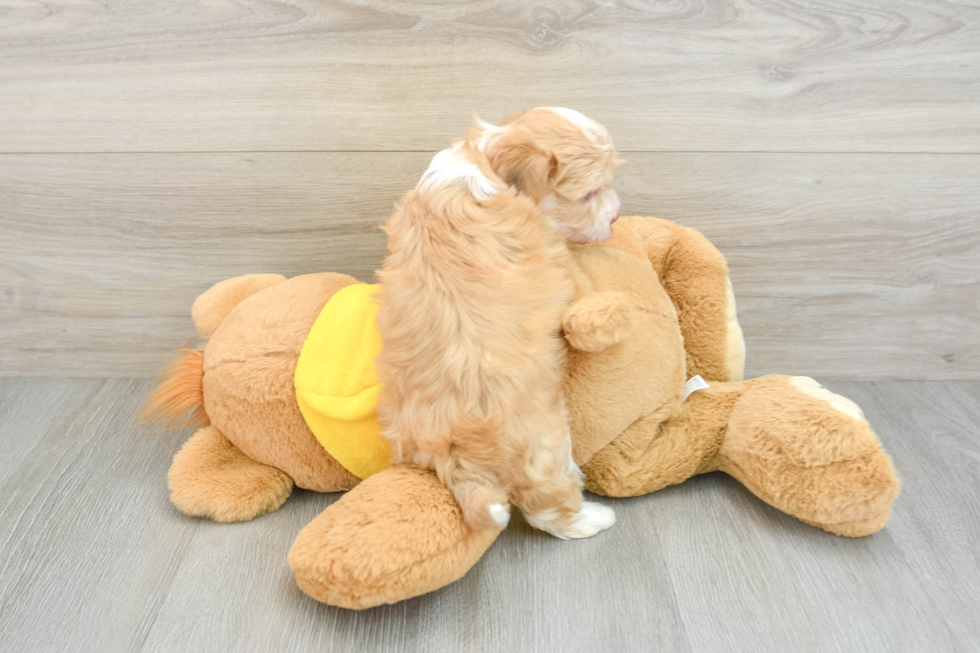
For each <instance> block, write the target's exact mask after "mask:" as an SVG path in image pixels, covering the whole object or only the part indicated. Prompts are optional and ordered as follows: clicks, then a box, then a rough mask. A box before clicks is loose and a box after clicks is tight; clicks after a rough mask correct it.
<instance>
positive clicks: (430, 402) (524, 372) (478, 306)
mask: <svg viewBox="0 0 980 653" xmlns="http://www.w3.org/2000/svg"><path fill="white" fill-rule="evenodd" d="M619 163H620V162H619V161H617V159H616V151H615V149H614V148H613V145H612V141H611V140H610V138H609V135H608V134H607V133H606V130H605V129H604V128H603V127H602V126H601V125H599V124H597V123H595V122H593V121H592V120H590V119H588V118H586V117H585V116H583V115H582V114H580V113H578V112H577V111H572V110H570V109H561V108H550V107H543V108H538V109H534V110H531V111H527V112H524V113H521V114H517V115H515V116H512V117H511V118H509V119H507V120H505V121H504V122H503V123H502V124H501V125H500V126H499V127H498V126H493V125H488V124H486V123H482V122H480V121H477V127H476V128H475V129H473V130H471V131H470V132H469V133H468V134H467V136H466V137H465V138H463V139H461V140H458V141H456V142H455V143H454V144H453V146H452V148H450V149H448V150H443V151H442V152H440V153H439V154H437V155H436V156H435V158H433V159H432V163H431V165H430V166H429V168H428V170H426V172H425V174H424V175H423V176H422V179H421V181H420V182H419V184H418V186H417V187H416V188H415V189H414V190H412V191H409V192H408V193H407V194H406V195H405V197H404V199H403V200H402V202H401V204H400V205H399V206H398V207H397V208H396V210H395V213H394V215H392V217H391V219H390V220H389V221H388V223H387V224H386V225H385V227H384V229H385V231H386V232H387V234H388V247H389V251H390V255H389V256H388V257H387V259H386V260H385V262H384V265H383V268H382V270H381V271H380V272H379V274H378V276H379V279H380V281H381V288H382V290H381V293H380V295H379V300H378V301H379V303H380V308H379V312H378V328H379V330H380V332H381V336H382V342H383V344H382V349H381V353H380V355H379V356H378V359H377V368H378V374H379V379H380V380H381V381H382V383H383V386H382V391H381V396H380V399H379V405H378V415H379V420H380V423H381V426H382V431H383V432H384V434H385V436H386V437H387V438H388V439H389V441H390V442H391V445H392V451H393V453H394V460H393V462H394V463H405V464H415V465H418V466H421V467H424V468H428V469H434V470H435V471H436V473H437V474H438V476H439V478H440V479H441V480H442V481H443V482H444V483H445V484H446V485H447V486H448V487H449V488H450V490H452V492H453V494H454V495H455V497H456V499H457V501H458V502H459V505H460V507H461V509H462V511H463V515H464V516H465V518H466V520H467V521H468V522H469V523H470V525H472V526H473V527H474V528H479V529H502V528H504V527H506V525H507V523H508V521H509V519H510V505H509V504H510V503H511V502H513V503H514V504H516V505H517V506H518V507H520V508H521V510H522V511H523V512H524V515H525V517H526V519H527V521H528V523H530V524H531V525H532V526H534V527H536V528H539V529H541V530H544V531H547V532H549V533H551V534H553V535H555V536H557V537H561V538H569V537H589V536H591V535H594V534H596V533H598V532H599V531H600V530H604V529H606V528H608V527H610V526H612V524H613V522H614V521H615V515H614V513H613V511H612V510H611V509H609V508H607V507H605V506H602V505H600V504H597V503H589V502H583V501H582V490H581V487H582V479H581V471H580V470H579V469H578V467H577V466H576V465H575V463H574V462H573V460H572V447H571V438H570V436H569V431H568V418H567V415H566V413H565V408H564V404H563V399H562V392H561V366H562V362H563V352H564V348H563V343H562V339H561V334H560V333H559V329H560V326H559V325H560V324H561V317H562V313H563V311H564V310H565V308H566V306H567V305H568V303H569V301H570V300H571V297H572V292H573V286H572V282H571V279H570V277H569V273H568V261H569V252H568V247H567V245H566V241H567V242H574V243H588V242H592V241H596V240H603V239H606V238H609V237H610V235H611V233H612V232H611V225H612V223H613V222H614V221H615V220H616V218H617V217H618V216H619V199H618V197H617V196H616V193H615V191H614V190H613V189H612V188H611V186H610V184H611V182H612V178H613V170H614V169H615V168H616V166H617V165H619Z"/></svg>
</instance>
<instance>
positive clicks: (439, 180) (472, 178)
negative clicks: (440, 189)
mask: <svg viewBox="0 0 980 653" xmlns="http://www.w3.org/2000/svg"><path fill="white" fill-rule="evenodd" d="M458 149H459V146H458V145H456V146H454V147H453V148H452V149H448V150H443V151H442V152H439V153H438V154H436V155H435V156H434V157H432V163H430V164H429V167H428V169H426V171H425V173H424V174H423V175H422V179H421V180H419V184H418V186H417V188H419V189H422V190H427V189H429V188H433V187H437V186H444V185H446V184H448V183H451V182H453V181H456V180H458V179H462V180H463V181H464V182H466V188H467V189H468V190H469V191H470V194H471V195H472V196H473V197H475V198H476V199H478V200H485V199H487V198H490V197H493V196H494V195H496V194H497V193H499V192H500V189H499V188H497V186H496V184H494V183H493V182H492V181H490V179H488V178H487V176H486V175H484V174H483V171H482V170H480V167H479V166H478V165H476V164H475V163H471V162H469V161H466V159H464V158H463V157H462V155H460V154H459V152H458Z"/></svg>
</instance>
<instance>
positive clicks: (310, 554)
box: [289, 467, 499, 609]
mask: <svg viewBox="0 0 980 653" xmlns="http://www.w3.org/2000/svg"><path fill="white" fill-rule="evenodd" d="M498 535H499V531H496V530H489V531H477V530H474V529H472V528H471V527H470V526H469V525H468V524H467V523H466V521H465V520H464V519H463V513H462V512H461V511H460V509H459V505H458V504H457V503H456V500H455V499H454V498H453V495H452V492H450V491H449V490H448V489H447V488H446V486H445V485H443V484H442V482H440V481H439V479H438V478H436V476H435V475H434V474H432V473H431V472H426V471H422V470H419V469H415V468H411V467H391V468H389V469H386V470H385V471H383V472H380V473H378V474H375V475H374V476H371V477H369V478H368V479H367V480H365V481H363V482H362V483H361V484H360V485H358V486H357V487H355V488H354V489H353V490H351V491H350V492H348V493H347V494H345V495H344V496H342V497H341V498H340V499H339V500H337V502H336V503H334V504H333V505H331V506H330V507H329V508H327V509H326V510H324V511H323V512H322V513H320V515H319V516H318V517H317V518H316V519H314V520H313V521H312V522H310V523H309V524H308V525H307V526H306V528H304V529H303V530H302V531H301V532H300V534H299V536H297V538H296V541H295V543H294V544H293V547H292V549H291V550H290V552H289V565H290V566H291V567H292V569H293V573H294V574H295V575H296V584H297V585H299V587H300V589H302V590H303V591H304V592H306V593H307V594H309V595H310V596H311V597H313V598H314V599H316V600H317V601H322V602H324V603H328V604H330V605H337V606H340V607H344V608H352V609H363V608H370V607H373V606H376V605H381V604H383V603H395V602H397V601H401V600H404V599H407V598H411V597H413V596H419V595H420V594H425V593H426V592H431V591H433V590H436V589H439V588H440V587H443V586H445V585H448V584H450V583H452V582H454V581H456V580H458V579H459V578H461V577H462V576H463V574H465V573H466V572H467V571H468V570H469V569H470V567H472V566H473V565H474V564H476V562H477V560H479V559H480V557H481V556H482V555H483V553H484V551H486V550H487V548H489V546H490V545H491V544H492V543H493V541H494V540H495V539H497V536H498Z"/></svg>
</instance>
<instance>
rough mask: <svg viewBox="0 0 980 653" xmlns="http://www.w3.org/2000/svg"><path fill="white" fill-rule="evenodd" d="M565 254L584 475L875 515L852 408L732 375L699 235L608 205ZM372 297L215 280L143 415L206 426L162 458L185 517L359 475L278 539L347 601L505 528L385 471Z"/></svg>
mask: <svg viewBox="0 0 980 653" xmlns="http://www.w3.org/2000/svg"><path fill="white" fill-rule="evenodd" d="M573 259H574V269H573V274H574V277H575V282H576V287H577V294H576V298H575V300H574V301H573V302H572V304H571V305H570V306H569V308H568V310H567V311H566V314H565V316H564V318H563V321H562V324H561V328H562V330H563V333H564V336H565V339H566V340H567V342H568V345H569V347H568V354H567V360H566V363H565V374H564V392H565V397H566V403H567V406H568V411H569V419H570V426H571V432H572V441H573V451H574V458H575V461H576V463H578V465H579V466H580V467H581V468H582V471H583V473H584V475H585V485H586V488H587V489H589V490H590V491H592V492H595V493H598V494H602V495H606V496H616V497H618V496H636V495H640V494H645V493H648V492H653V491H655V490H658V489H660V488H663V487H666V486H668V485H672V484H675V483H680V482H682V481H684V480H685V479H687V478H690V477H691V476H693V475H695V474H702V473H705V472H711V471H723V472H726V473H728V474H730V475H731V476H733V477H735V478H736V479H738V480H739V481H740V482H741V483H743V484H744V485H745V486H746V487H747V488H748V489H749V490H750V491H752V492H753V493H754V494H755V495H756V496H758V497H759V498H760V499H762V500H763V501H765V502H766V503H768V504H770V505H772V506H775V507H776V508H778V509H780V510H782V511H783V512H785V513H787V514H789V515H792V516H794V517H796V518H798V519H800V520H802V521H804V522H806V523H807V524H811V525H813V526H816V527H818V528H822V529H824V530H827V531H830V532H831V533H836V534H838V535H845V536H851V537H856V536H863V535H868V534H871V533H874V532H876V531H878V530H879V529H881V528H882V527H883V526H884V525H885V522H886V521H887V520H888V517H889V515H890V513H891V505H892V502H893V501H894V500H895V498H896V497H897V495H898V479H897V477H896V475H895V471H894V469H893V467H892V463H891V459H890V458H889V457H888V455H887V454H886V453H885V452H884V451H883V450H882V448H881V445H880V443H879V441H878V439H877V437H876V436H875V434H874V433H873V432H872V430H871V429H870V428H869V426H868V423H867V422H866V421H865V420H864V416H863V414H862V413H861V409H860V408H859V407H858V406H857V405H856V404H854V402H852V401H850V400H849V399H847V398H845V397H842V396H839V395H836V394H833V393H831V392H830V391H828V390H826V389H825V388H823V387H822V386H820V385H819V384H818V383H817V382H816V381H814V380H813V379H810V378H807V377H791V376H782V375H767V376H763V377H759V378H756V379H752V380H749V381H743V380H742V370H743V362H744V344H743V340H742V333H741V329H740V327H739V325H738V322H737V319H736V313H735V300H734V295H733V293H732V287H731V283H730V282H729V279H728V268H727V265H726V263H725V260H724V258H723V257H722V256H721V254H720V253H719V252H718V251H717V250H716V249H715V248H714V247H713V246H712V245H711V244H710V243H709V242H708V240H707V239H706V238H704V236H702V235H701V234H700V233H698V232H697V231H694V230H692V229H688V228H685V227H681V226H678V225H676V224H673V223H671V222H667V221H665V220H658V219H654V218H638V217H633V218H622V219H620V220H619V221H618V222H617V223H616V224H615V226H614V233H613V237H612V239H610V240H608V241H604V242H601V243H595V244H592V245H585V246H576V247H575V248H574V253H573ZM372 293H373V288H372V287H371V286H367V285H365V284H359V283H358V282H357V281H356V280H355V279H353V278H351V277H348V276H345V275H341V274H332V273H324V274H311V275H305V276H300V277H295V278H292V279H288V280H287V279H286V278H284V277H282V276H279V275H247V276H243V277H237V278H234V279H229V280H227V281H223V282H221V283H219V284H217V285H215V286H214V287H212V288H211V289H210V290H208V291H207V292H205V293H204V294H203V295H201V296H200V297H199V298H198V299H197V301H196V302H195V303H194V307H193V311H192V315H193V318H194V322H195V324H196V326H197V330H198V333H199V334H200V336H201V338H202V339H203V340H204V341H205V345H204V347H203V349H202V350H190V351H187V352H186V354H185V356H184V357H183V358H182V359H181V360H179V361H177V362H176V363H175V364H174V365H173V366H172V367H171V369H170V370H169V373H168V374H167V375H166V377H165V380H164V382H163V383H162V384H161V385H160V386H159V387H158V389H157V390H156V392H155V393H154V395H153V396H152V397H151V398H150V399H149V400H148V403H147V412H146V414H145V417H146V418H147V419H154V418H160V417H168V416H171V417H172V416H174V415H177V414H179V413H181V412H182V411H184V410H188V409H189V410H193V411H194V412H193V413H192V414H191V416H190V418H189V422H191V423H198V424H199V425H200V428H199V429H198V430H197V432H196V433H195V434H194V435H193V436H192V437H191V439H190V440H188V441H187V442H186V443H185V445H184V446H183V448H182V449H181V450H180V452H179V453H178V454H177V455H176V456H175V457H174V461H173V465H172V466H171V468H170V472H169V485H170V491H171V499H172V501H173V503H174V504H175V505H176V506H177V507H178V508H179V509H180V510H182V511H183V512H185V513H187V514H189V515H197V516H201V517H208V518H211V519H213V520H215V521H222V522H231V521H247V520H250V519H253V518H255V517H258V516H259V515H262V514H265V513H267V512H270V511H272V510H275V509H276V508H278V507H279V506H280V505H282V503H283V502H284V501H285V500H286V498H287V497H288V496H289V494H290V492H291V491H292V488H293V486H294V485H295V486H298V487H301V488H307V489H310V490H315V491H319V492H338V491H344V490H351V491H350V492H348V493H347V494H346V495H344V496H342V497H341V498H340V499H339V500H337V501H336V502H335V503H333V504H332V505H331V506H329V507H328V508H327V509H326V510H324V511H323V512H322V513H321V514H320V515H319V516H318V517H316V519H314V520H313V521H312V522H311V523H310V524H309V525H307V526H306V528H304V529H303V530H302V531H301V532H300V534H299V535H298V537H297V538H296V541H295V543H294V544H293V547H292V549H291V551H290V553H289V563H290V565H291V567H292V569H293V571H294V574H295V577H296V582H297V584H298V585H299V587H300V588H302V589H303V590H304V591H305V592H306V593H307V594H309V595H310V596H312V597H313V598H315V599H317V600H319V601H323V602H325V603H329V604H332V605H338V606H343V607H347V608H367V607H371V606H375V605H379V604H382V603H392V602H395V601H399V600H402V599H406V598H409V597H412V596H417V595H420V594H423V593H425V592H429V591H432V590H434V589H437V588H439V587H442V586H444V585H447V584H449V583H451V582H453V581H455V580H457V579H458V578H460V577H462V576H463V574H465V573H466V571H468V570H469V569H470V567H472V566H473V565H474V564H475V563H476V562H477V561H478V560H479V558H480V556H482V554H483V553H484V551H486V550H487V548H488V547H489V546H490V545H491V544H492V543H493V541H494V540H495V539H496V537H497V536H498V534H499V533H498V532H496V531H478V530H474V529H472V528H470V527H469V526H468V524H467V523H466V522H465V521H464V520H463V517H462V513H461V512H460V510H459V508H458V506H457V505H456V503H455V500H454V499H453V496H452V494H451V493H450V492H449V491H448V489H447V488H446V487H445V486H444V485H442V483H440V482H439V480H438V479H437V478H436V476H435V475H434V474H432V473H430V472H426V471H422V470H419V469H415V468H410V467H386V465H387V459H386V455H390V450H387V449H386V444H385V443H384V440H383V439H382V438H380V436H379V434H378V432H377V422H376V419H375V418H374V416H373V403H372V402H373V400H374V398H376V396H377V379H376V377H375V376H374V373H373V366H372V365H371V361H372V360H373V356H374V355H375V354H376V353H377V350H378V348H379V347H380V346H381V341H380V339H379V338H378V336H377V334H376V332H375V331H374V327H373V315H374V312H373V311H374V310H375V307H373V306H372V304H371V301H370V296H371V294H372ZM334 300H336V301H334ZM556 327H557V325H556ZM692 377H699V378H694V379H693V380H692V382H691V383H685V382H686V381H687V380H688V379H689V378H692ZM700 380H703V381H704V382H699V381H700ZM599 537H602V535H599Z"/></svg>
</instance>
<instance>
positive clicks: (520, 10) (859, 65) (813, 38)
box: [0, 0, 980, 152]
mask: <svg viewBox="0 0 980 653" xmlns="http://www.w3.org/2000/svg"><path fill="white" fill-rule="evenodd" d="M978 68H980V7H977V6H976V5H975V3H949V2H945V1H943V0H893V1H891V2H882V1H881V0H853V1H849V2H847V3H841V2H835V1H834V2H832V1H830V0H803V1H798V0H771V1H769V0H766V1H761V0H713V1H712V2H703V1H701V0H671V1H670V2H659V1H657V2H654V1H646V0H623V1H621V2H615V3H613V2H605V1H604V2H598V3H594V2H588V1H585V0H560V1H558V2H548V3H527V2H516V1H512V2H500V1H479V2H452V3H445V2H439V3H434V2H431V3H416V2H408V1H407V0H405V1H392V0H358V1H349V2H343V1H341V0H291V1H290V2H278V1H273V0H225V1H222V2H201V1H199V0H145V1H142V2H131V1H128V0H105V1H104V2H96V1H95V0H72V1H71V2H67V1H64V0H52V1H49V2H43V3H13V4H12V5H11V4H10V3H6V4H5V5H4V6H3V7H2V8H0V151H3V152H106V151H114V152H136V151H140V152H146V151H157V152H159V151H168V152H170V151H197V152H200V151H270V150H274V151H299V150H302V151H307V150H330V151H340V150H384V151H395V150H438V149H441V148H442V147H444V146H445V143H447V142H448V141H449V140H450V139H451V138H452V137H454V136H456V135H458V134H460V133H461V132H462V131H463V130H465V128H466V127H467V125H468V123H469V116H470V114H471V112H473V111H478V112H480V113H481V114H483V115H484V116H485V117H487V118H488V119H494V120H496V119H499V118H500V117H502V116H503V115H505V114H507V113H510V112H512V111H514V110H516V109H521V108H529V107H532V106H538V105H564V106H572V107H575V108H578V109H580V110H581V111H584V112H585V113H587V114H589V115H591V116H593V117H594V118H596V119H598V120H600V121H602V122H604V123H606V124H607V125H608V127H609V128H610V131H611V133H612V134H613V136H614V138H616V139H617V140H618V143H619V146H620V148H621V149H623V150H624V151H647V150H658V151H675V150H677V151H843V152H854V151H890V152H980V79H978V73H977V70H978Z"/></svg>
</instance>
